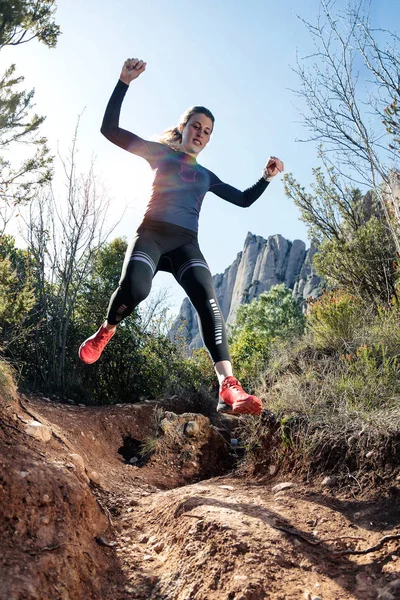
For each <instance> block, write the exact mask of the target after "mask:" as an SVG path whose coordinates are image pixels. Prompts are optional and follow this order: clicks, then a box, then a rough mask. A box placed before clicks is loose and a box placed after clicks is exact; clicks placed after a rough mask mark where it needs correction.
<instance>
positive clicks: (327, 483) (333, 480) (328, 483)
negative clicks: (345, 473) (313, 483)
mask: <svg viewBox="0 0 400 600" xmlns="http://www.w3.org/2000/svg"><path fill="white" fill-rule="evenodd" d="M337 482H338V479H337V477H334V476H333V475H331V476H328V477H325V478H324V479H323V480H322V481H321V485H323V486H324V487H334V486H335V485H336V484H337Z"/></svg>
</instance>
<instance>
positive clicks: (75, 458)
mask: <svg viewBox="0 0 400 600" xmlns="http://www.w3.org/2000/svg"><path fill="white" fill-rule="evenodd" d="M69 457H70V459H71V460H72V462H73V463H74V465H75V466H76V467H78V469H79V470H80V471H84V470H85V463H84V461H83V458H82V456H81V455H80V454H70V455H69Z"/></svg>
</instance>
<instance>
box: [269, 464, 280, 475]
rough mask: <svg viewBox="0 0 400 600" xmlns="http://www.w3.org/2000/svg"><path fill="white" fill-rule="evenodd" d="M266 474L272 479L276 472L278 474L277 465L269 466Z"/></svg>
mask: <svg viewBox="0 0 400 600" xmlns="http://www.w3.org/2000/svg"><path fill="white" fill-rule="evenodd" d="M268 472H269V474H270V475H271V477H273V476H274V475H276V474H277V472H278V465H269V467H268Z"/></svg>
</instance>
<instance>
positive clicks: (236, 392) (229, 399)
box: [217, 377, 262, 415]
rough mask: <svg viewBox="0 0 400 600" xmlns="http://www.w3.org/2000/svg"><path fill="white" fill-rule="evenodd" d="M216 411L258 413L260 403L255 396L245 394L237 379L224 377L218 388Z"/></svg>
mask: <svg viewBox="0 0 400 600" xmlns="http://www.w3.org/2000/svg"><path fill="white" fill-rule="evenodd" d="M217 411H218V412H224V413H227V414H231V415H259V414H261V412H262V404H261V400H260V398H257V396H250V395H249V394H247V393H246V392H245V391H244V389H243V388H242V386H241V385H240V383H239V381H238V380H237V379H235V378H234V377H226V378H225V379H224V381H223V382H222V384H221V386H220V388H219V401H218V406H217Z"/></svg>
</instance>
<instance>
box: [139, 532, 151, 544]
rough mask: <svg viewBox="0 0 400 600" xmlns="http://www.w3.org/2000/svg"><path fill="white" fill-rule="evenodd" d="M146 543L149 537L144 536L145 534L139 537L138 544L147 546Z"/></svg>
mask: <svg viewBox="0 0 400 600" xmlns="http://www.w3.org/2000/svg"><path fill="white" fill-rule="evenodd" d="M148 541H149V536H148V535H146V534H144V535H141V536H140V538H139V543H140V544H147V542H148Z"/></svg>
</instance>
